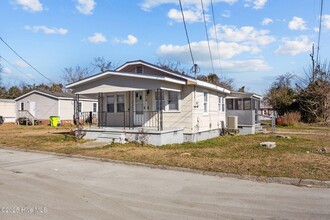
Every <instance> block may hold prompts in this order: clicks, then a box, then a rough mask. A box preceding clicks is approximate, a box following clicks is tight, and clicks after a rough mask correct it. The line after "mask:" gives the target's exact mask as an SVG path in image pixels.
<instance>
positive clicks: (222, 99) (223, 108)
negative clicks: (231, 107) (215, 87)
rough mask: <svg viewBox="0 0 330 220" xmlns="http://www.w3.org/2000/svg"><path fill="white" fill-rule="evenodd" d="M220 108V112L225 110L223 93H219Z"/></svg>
mask: <svg viewBox="0 0 330 220" xmlns="http://www.w3.org/2000/svg"><path fill="white" fill-rule="evenodd" d="M218 110H219V112H224V111H225V98H224V97H223V96H222V95H219V101H218Z"/></svg>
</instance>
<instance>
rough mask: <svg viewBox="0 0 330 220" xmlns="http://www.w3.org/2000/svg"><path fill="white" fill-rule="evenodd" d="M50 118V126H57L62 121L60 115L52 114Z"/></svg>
mask: <svg viewBox="0 0 330 220" xmlns="http://www.w3.org/2000/svg"><path fill="white" fill-rule="evenodd" d="M49 120H50V126H52V127H57V125H58V123H59V121H60V117H59V116H50V117H49Z"/></svg>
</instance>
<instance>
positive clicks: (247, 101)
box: [243, 99, 251, 110]
mask: <svg viewBox="0 0 330 220" xmlns="http://www.w3.org/2000/svg"><path fill="white" fill-rule="evenodd" d="M243 103H244V105H243V109H244V110H251V99H243Z"/></svg>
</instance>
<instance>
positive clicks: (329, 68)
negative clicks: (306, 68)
mask: <svg viewBox="0 0 330 220" xmlns="http://www.w3.org/2000/svg"><path fill="white" fill-rule="evenodd" d="M306 75H307V76H308V77H307V80H304V82H306V81H307V82H309V83H308V84H307V85H306V84H303V83H300V84H297V89H298V94H299V95H298V96H297V101H298V103H299V106H300V109H301V115H302V119H303V120H304V121H305V122H309V123H310V122H320V121H321V122H327V121H328V120H329V118H330V63H328V64H327V63H324V64H322V65H317V66H316V69H314V70H313V69H311V71H310V72H309V73H308V74H306Z"/></svg>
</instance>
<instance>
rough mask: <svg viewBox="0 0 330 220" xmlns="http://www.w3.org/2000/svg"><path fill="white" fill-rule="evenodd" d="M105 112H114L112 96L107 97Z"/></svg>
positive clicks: (113, 98)
mask: <svg viewBox="0 0 330 220" xmlns="http://www.w3.org/2000/svg"><path fill="white" fill-rule="evenodd" d="M107 112H111V113H114V112H115V97H114V96H113V95H109V96H107Z"/></svg>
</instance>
